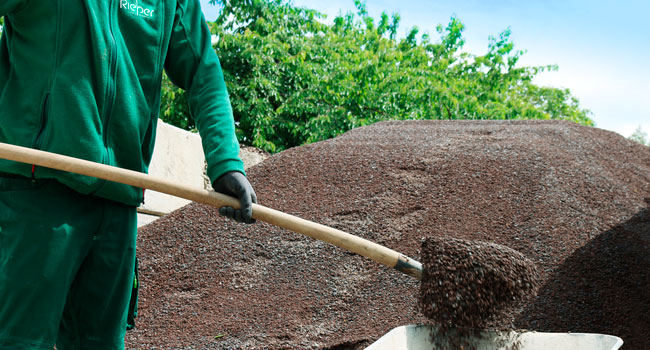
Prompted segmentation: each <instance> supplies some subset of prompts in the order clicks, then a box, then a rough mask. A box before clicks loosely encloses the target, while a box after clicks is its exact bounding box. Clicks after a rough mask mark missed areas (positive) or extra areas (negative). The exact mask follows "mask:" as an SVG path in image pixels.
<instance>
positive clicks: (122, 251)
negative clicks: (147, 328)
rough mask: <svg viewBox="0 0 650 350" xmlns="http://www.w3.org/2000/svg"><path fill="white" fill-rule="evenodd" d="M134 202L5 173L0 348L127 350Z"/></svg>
mask: <svg viewBox="0 0 650 350" xmlns="http://www.w3.org/2000/svg"><path fill="white" fill-rule="evenodd" d="M136 220H137V218H136V209H135V208H134V207H130V206H126V205H124V204H120V203H117V202H113V201H110V200H106V199H102V198H98V197H95V196H91V195H82V194H79V193H77V192H75V191H73V190H71V189H69V188H68V187H66V186H64V185H61V184H60V183H58V182H57V181H55V180H35V181H32V180H31V179H28V178H21V177H15V176H10V175H6V174H0V349H2V350H17V349H21V350H25V349H30V350H31V349H49V350H51V349H53V347H54V345H55V343H56V347H57V349H58V350H70V349H96V350H103V349H111V350H112V349H124V334H125V331H126V319H127V310H128V306H129V299H130V297H131V290H132V287H133V274H134V263H135V244H136V232H137V224H136Z"/></svg>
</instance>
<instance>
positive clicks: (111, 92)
mask: <svg viewBox="0 0 650 350" xmlns="http://www.w3.org/2000/svg"><path fill="white" fill-rule="evenodd" d="M113 3H114V0H111V1H110V2H109V10H108V11H109V24H108V28H109V37H110V58H111V60H110V67H109V77H108V88H107V92H106V102H105V105H104V123H103V128H104V130H103V132H104V147H105V148H106V150H107V152H108V148H109V146H108V126H109V122H110V120H111V114H112V113H113V104H114V103H115V101H114V99H115V79H116V77H115V75H116V73H117V43H116V41H115V34H114V33H113V17H114V14H113V10H114V9H113V7H114V6H113Z"/></svg>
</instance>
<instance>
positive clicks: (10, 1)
mask: <svg viewBox="0 0 650 350" xmlns="http://www.w3.org/2000/svg"><path fill="white" fill-rule="evenodd" d="M26 2H27V0H0V17H2V16H4V15H6V14H9V13H11V12H12V11H13V10H15V9H17V8H19V7H20V6H22V5H24V3H26Z"/></svg>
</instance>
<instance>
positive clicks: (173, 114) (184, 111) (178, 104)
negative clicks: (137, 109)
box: [160, 74, 196, 131]
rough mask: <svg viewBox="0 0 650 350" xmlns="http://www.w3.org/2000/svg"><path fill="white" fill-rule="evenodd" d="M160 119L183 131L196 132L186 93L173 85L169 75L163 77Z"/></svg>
mask: <svg viewBox="0 0 650 350" xmlns="http://www.w3.org/2000/svg"><path fill="white" fill-rule="evenodd" d="M160 118H161V119H162V120H164V121H165V122H166V123H169V124H172V125H175V126H177V127H179V128H181V129H185V130H191V131H194V130H196V125H195V124H194V118H192V114H191V113H190V107H189V104H188V102H187V95H186V94H185V91H183V90H182V89H181V88H179V87H177V86H175V85H174V84H172V82H171V80H169V78H168V77H167V74H164V75H163V81H162V94H161V101H160Z"/></svg>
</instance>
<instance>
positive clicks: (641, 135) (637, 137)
mask: <svg viewBox="0 0 650 350" xmlns="http://www.w3.org/2000/svg"><path fill="white" fill-rule="evenodd" d="M628 139H630V140H632V141H636V142H638V143H640V144H642V145H646V146H650V138H648V133H646V132H645V131H643V129H641V126H639V127H638V128H637V129H636V130H635V131H634V133H632V135H630V137H628Z"/></svg>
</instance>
